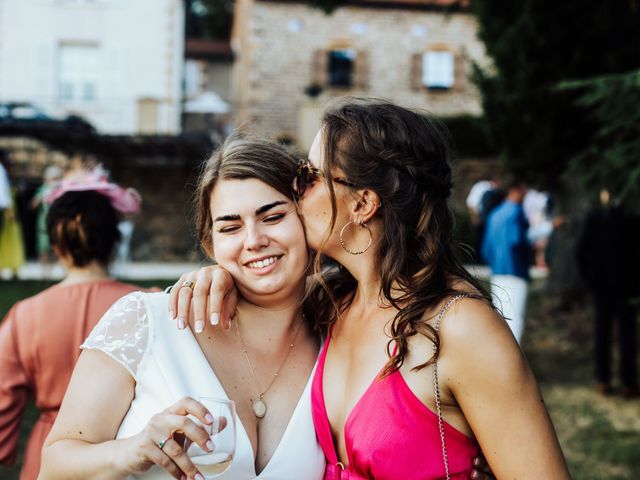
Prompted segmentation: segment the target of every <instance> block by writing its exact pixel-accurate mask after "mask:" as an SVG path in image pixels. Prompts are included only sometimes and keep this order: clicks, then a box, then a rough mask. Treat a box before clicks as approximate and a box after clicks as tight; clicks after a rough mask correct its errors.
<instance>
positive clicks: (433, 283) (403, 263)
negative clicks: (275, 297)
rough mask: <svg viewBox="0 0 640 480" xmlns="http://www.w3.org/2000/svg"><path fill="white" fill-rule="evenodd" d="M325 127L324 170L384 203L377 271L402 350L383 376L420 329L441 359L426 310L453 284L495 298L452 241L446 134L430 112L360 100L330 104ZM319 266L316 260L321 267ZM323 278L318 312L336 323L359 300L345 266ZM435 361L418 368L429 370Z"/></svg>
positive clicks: (448, 293)
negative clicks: (470, 270)
mask: <svg viewBox="0 0 640 480" xmlns="http://www.w3.org/2000/svg"><path fill="white" fill-rule="evenodd" d="M322 127H323V154H324V155H323V159H324V160H323V162H324V165H322V168H323V170H324V171H325V172H331V171H332V168H334V167H338V168H340V169H341V170H342V171H343V172H345V173H346V175H347V178H348V180H349V181H350V182H352V183H353V184H354V185H355V186H356V188H358V189H359V188H367V189H371V190H373V191H375V192H376V193H377V194H378V195H379V197H380V201H381V202H382V207H381V208H380V209H379V210H378V212H377V215H378V216H380V218H381V221H382V224H383V228H382V231H383V236H382V238H380V239H376V240H378V245H379V246H378V251H377V260H376V269H377V273H378V274H379V277H380V279H381V294H382V295H383V296H384V298H385V299H386V300H387V301H388V302H389V303H390V304H391V305H393V307H395V308H396V309H398V313H397V315H396V316H395V318H394V319H393V322H392V325H391V332H392V339H391V340H390V341H389V344H388V345H387V353H388V354H389V355H390V357H391V350H390V349H391V344H392V342H394V341H395V342H396V344H397V346H398V350H397V353H396V355H395V356H393V357H392V358H390V360H389V363H388V364H387V367H386V369H385V372H384V373H385V374H388V373H390V372H391V371H393V370H394V369H397V368H400V367H401V366H402V364H403V362H404V359H405V356H406V355H407V352H408V339H409V337H411V336H413V335H416V334H422V335H425V336H426V337H428V338H429V339H431V340H432V341H433V342H434V344H435V346H436V354H435V356H434V358H435V357H437V355H438V351H439V337H438V333H437V332H436V331H435V329H434V328H433V327H431V326H430V325H429V324H428V323H427V320H428V319H425V318H424V314H425V312H426V311H434V309H436V308H437V307H439V306H440V305H441V304H442V302H443V301H444V300H445V299H446V298H448V297H450V296H452V295H455V294H458V293H462V292H461V290H460V287H457V288H454V286H453V285H454V282H459V284H461V285H463V286H462V287H461V288H464V289H467V290H468V291H466V292H465V293H469V294H472V295H474V296H482V297H484V298H485V299H486V300H487V301H490V297H489V295H488V294H487V293H486V292H485V291H484V289H483V288H482V286H481V285H480V284H479V282H478V281H477V280H476V279H474V278H473V277H472V276H471V275H470V274H469V273H468V272H467V271H466V270H465V269H464V267H463V266H462V263H461V261H460V260H459V259H458V256H457V252H456V249H455V247H454V244H453V238H452V232H453V215H452V213H451V211H450V210H449V207H448V205H447V198H448V197H449V195H450V193H451V188H452V178H451V168H450V166H449V155H450V146H449V141H448V135H447V134H446V133H445V131H444V130H443V127H441V126H440V125H439V124H438V123H437V122H435V121H434V120H433V119H431V118H429V117H428V116H427V115H424V114H422V113H416V112H413V111H410V110H407V109H405V108H402V107H399V106H396V105H393V104H391V103H387V102H382V101H372V100H359V99H349V100H347V101H346V103H342V104H340V105H337V106H335V107H333V108H331V109H329V110H328V111H327V112H326V113H325V114H324V117H323V120H322ZM327 177H328V176H327ZM326 183H327V188H328V189H329V191H330V194H331V201H332V221H331V229H332V230H333V228H334V227H335V219H336V202H335V193H334V189H333V182H332V181H331V179H330V178H326ZM325 241H326V240H325ZM319 265H320V260H319V258H316V262H315V266H316V272H318V269H317V268H318V266H319ZM319 277H320V278H319V281H320V283H321V284H322V285H323V287H324V290H325V294H324V295H325V298H324V299H323V298H322V294H318V295H319V305H320V306H321V311H320V312H319V314H318V317H319V318H321V319H329V322H333V321H335V319H336V315H337V314H338V315H339V313H340V312H343V311H344V310H345V309H347V308H348V306H349V305H350V303H351V301H352V300H353V294H354V292H355V287H356V281H355V279H354V278H353V277H352V276H351V274H350V273H349V272H348V271H347V270H346V269H344V268H338V269H337V270H335V269H334V270H332V271H330V272H329V273H328V274H327V273H325V274H324V276H323V275H320V276H319ZM460 281H462V282H460ZM392 290H393V292H392ZM326 296H328V299H327V298H326ZM322 300H325V301H322ZM326 300H331V301H326ZM335 307H337V309H338V311H337V312H336V309H335ZM434 358H432V359H430V360H429V361H427V362H425V363H423V364H422V365H419V366H418V367H416V368H418V369H419V368H424V367H426V366H427V365H429V364H430V363H431V362H432V361H433V359H434Z"/></svg>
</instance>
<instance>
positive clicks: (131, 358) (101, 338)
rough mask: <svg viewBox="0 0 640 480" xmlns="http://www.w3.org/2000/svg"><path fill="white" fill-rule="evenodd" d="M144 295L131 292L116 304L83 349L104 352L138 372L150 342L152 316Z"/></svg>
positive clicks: (129, 369) (89, 337)
mask: <svg viewBox="0 0 640 480" xmlns="http://www.w3.org/2000/svg"><path fill="white" fill-rule="evenodd" d="M144 295H145V294H144V293H143V292H134V293H130V294H128V295H126V296H124V297H122V298H121V299H120V300H118V301H117V302H116V303H114V304H113V305H112V306H111V308H109V310H107V313H105V314H104V315H103V316H102V318H101V319H100V321H99V322H98V324H97V325H96V326H95V328H94V329H93V330H92V331H91V333H90V334H89V336H88V337H87V339H86V340H85V341H84V343H83V344H82V345H81V346H80V348H81V349H83V350H92V349H96V350H100V351H102V352H104V353H106V354H107V355H109V356H110V357H112V358H113V359H114V360H115V361H117V362H118V363H119V364H121V365H122V366H123V367H124V368H126V369H127V370H128V371H129V373H131V375H132V376H133V378H134V379H136V380H137V371H138V366H139V365H140V362H141V361H142V358H143V357H144V353H145V351H146V349H147V344H148V341H149V314H148V312H147V307H146V304H145V301H144Z"/></svg>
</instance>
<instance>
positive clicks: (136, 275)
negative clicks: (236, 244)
mask: <svg viewBox="0 0 640 480" xmlns="http://www.w3.org/2000/svg"><path fill="white" fill-rule="evenodd" d="M198 267H199V265H198V264H196V263H167V262H131V263H126V264H116V265H114V266H113V268H112V269H111V271H112V274H113V275H114V276H115V277H117V278H124V279H127V280H175V279H177V278H178V277H179V276H180V275H181V274H183V273H185V272H188V271H190V270H195V269H197V268H198ZM466 268H467V269H468V270H469V272H471V273H472V274H474V275H475V276H476V277H478V278H485V279H488V278H489V275H490V272H489V268H488V267H486V266H484V265H467V266H466ZM64 273H65V270H64V268H63V267H62V266H61V265H58V264H55V265H42V264H40V263H37V262H28V263H26V264H25V265H23V266H22V267H21V268H20V270H18V280H60V279H62V278H63V277H64ZM530 273H531V278H533V279H539V278H545V277H546V276H547V271H546V270H544V269H541V268H537V267H532V268H531V271H530ZM0 279H1V280H11V279H12V274H11V272H6V271H3V272H0Z"/></svg>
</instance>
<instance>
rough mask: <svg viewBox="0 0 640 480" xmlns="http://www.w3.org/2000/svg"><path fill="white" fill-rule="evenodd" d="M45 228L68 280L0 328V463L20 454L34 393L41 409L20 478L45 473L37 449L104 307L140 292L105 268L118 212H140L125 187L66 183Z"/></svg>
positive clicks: (21, 307) (55, 195)
mask: <svg viewBox="0 0 640 480" xmlns="http://www.w3.org/2000/svg"><path fill="white" fill-rule="evenodd" d="M45 201H50V202H52V203H51V205H50V208H49V211H48V214H47V218H46V226H47V231H48V235H49V238H50V241H51V245H52V247H53V250H54V252H55V253H56V255H57V256H58V258H59V259H60V261H61V262H62V263H63V264H64V265H65V267H66V268H67V274H66V277H65V278H64V280H63V281H62V282H60V283H58V284H56V285H53V286H52V287H50V288H48V289H46V290H44V291H43V292H41V293H39V294H38V295H35V296H33V297H30V298H27V299H25V300H22V301H20V302H18V303H16V304H15V305H14V306H13V307H12V308H11V310H10V311H9V313H8V314H7V315H6V317H5V319H4V321H3V322H2V324H1V325H0V464H1V465H11V464H12V463H14V462H15V459H16V456H17V452H18V437H19V432H20V424H21V420H22V415H23V412H24V409H25V406H26V405H27V401H28V399H29V397H30V396H33V397H34V398H35V403H36V406H37V407H38V409H39V410H40V412H41V413H40V417H39V419H38V421H37V423H36V424H35V426H34V427H33V430H32V431H31V434H30V436H29V440H28V443H27V447H26V452H25V454H24V462H23V466H22V471H21V474H20V479H21V480H32V479H35V478H36V477H37V476H38V472H39V469H40V452H41V450H42V445H43V443H44V440H45V438H46V437H47V435H48V433H49V430H50V429H51V426H52V425H53V422H54V420H55V418H56V415H57V413H58V409H59V407H60V404H61V402H62V397H63V395H64V393H65V390H66V388H67V384H68V383H69V379H70V377H71V372H72V371H73V367H74V365H75V363H76V360H77V359H78V356H79V355H80V349H79V346H80V344H81V343H82V342H83V341H84V339H85V338H86V336H87V335H88V333H89V332H90V331H91V329H92V328H93V327H94V326H95V324H96V323H97V322H98V320H99V319H100V317H101V316H102V315H103V314H104V313H105V312H106V311H107V309H108V308H109V307H110V306H111V305H112V304H113V303H114V302H115V301H116V300H117V299H119V298H120V297H122V296H123V295H126V294H127V293H129V292H132V291H134V290H137V289H138V287H136V286H134V285H128V284H125V283H121V282H118V281H116V280H114V279H112V278H110V277H109V274H108V271H107V266H108V264H109V261H110V259H111V257H112V255H113V252H114V250H115V248H116V244H117V243H118V240H119V239H120V234H119V232H118V227H117V225H118V221H119V217H120V215H121V214H133V213H135V212H137V211H138V210H139V207H140V200H139V197H138V196H137V195H134V194H133V193H131V192H130V191H128V190H125V189H123V188H121V187H119V186H118V185H115V184H113V183H110V182H108V181H106V180H98V179H96V177H95V176H94V175H92V174H91V173H90V172H89V173H86V175H85V178H83V179H80V178H76V179H75V181H73V182H63V183H62V184H61V185H59V186H58V187H57V188H56V189H54V190H53V191H52V192H51V193H50V195H49V197H47V199H45Z"/></svg>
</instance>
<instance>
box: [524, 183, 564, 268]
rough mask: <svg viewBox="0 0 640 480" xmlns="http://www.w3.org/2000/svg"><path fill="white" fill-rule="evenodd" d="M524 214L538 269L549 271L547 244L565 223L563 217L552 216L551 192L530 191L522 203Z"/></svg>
mask: <svg viewBox="0 0 640 480" xmlns="http://www.w3.org/2000/svg"><path fill="white" fill-rule="evenodd" d="M522 207H523V208H524V214H525V216H526V217H527V222H529V230H528V231H527V238H528V239H529V243H530V244H531V245H532V247H533V250H534V263H535V265H536V267H539V268H543V269H545V270H547V269H548V265H547V262H546V258H545V256H546V251H547V244H548V243H549V237H551V234H552V233H553V231H554V229H556V228H559V227H561V226H562V225H564V223H565V219H564V217H562V216H556V217H552V216H551V195H550V194H549V192H541V191H539V190H534V189H529V190H528V191H527V194H526V195H525V196H524V200H523V202H522Z"/></svg>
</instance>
